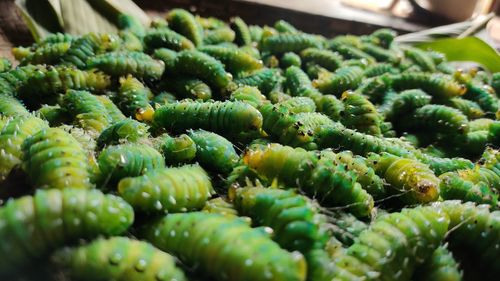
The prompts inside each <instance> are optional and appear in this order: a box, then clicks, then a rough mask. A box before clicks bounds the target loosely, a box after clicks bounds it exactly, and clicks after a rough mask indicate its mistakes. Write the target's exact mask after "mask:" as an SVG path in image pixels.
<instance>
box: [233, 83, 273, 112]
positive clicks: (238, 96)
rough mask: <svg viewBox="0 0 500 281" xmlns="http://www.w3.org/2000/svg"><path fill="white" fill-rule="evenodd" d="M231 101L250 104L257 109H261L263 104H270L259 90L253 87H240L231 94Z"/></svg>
mask: <svg viewBox="0 0 500 281" xmlns="http://www.w3.org/2000/svg"><path fill="white" fill-rule="evenodd" d="M229 99H230V100H231V101H242V102H245V103H248V104H250V105H251V106H253V107H255V108H259V107H260V106H261V105H262V104H264V103H265V102H268V101H267V100H266V97H265V96H264V95H262V93H261V92H260V91H259V89H258V88H257V87H252V86H241V87H238V89H236V90H234V92H232V93H231V96H230V97H229Z"/></svg>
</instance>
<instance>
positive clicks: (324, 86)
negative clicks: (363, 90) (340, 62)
mask: <svg viewBox="0 0 500 281" xmlns="http://www.w3.org/2000/svg"><path fill="white" fill-rule="evenodd" d="M362 79H363V69H361V68H360V67H357V66H347V67H342V68H339V69H337V71H336V72H335V73H334V74H332V73H326V72H323V73H320V75H319V77H318V79H316V80H314V81H313V82H312V83H313V86H314V87H315V88H317V89H318V90H319V91H320V92H322V93H323V94H332V95H336V96H340V95H341V94H342V93H343V92H345V91H347V90H355V89H356V88H357V87H358V86H359V85H360V84H361V80H362Z"/></svg>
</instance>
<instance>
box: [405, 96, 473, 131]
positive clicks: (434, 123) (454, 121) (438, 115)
mask: <svg viewBox="0 0 500 281" xmlns="http://www.w3.org/2000/svg"><path fill="white" fill-rule="evenodd" d="M405 123H406V124H408V125H409V127H413V128H421V129H427V130H431V131H435V132H442V133H443V134H448V135H460V134H465V133H467V132H468V130H469V129H468V125H469V124H468V123H469V120H468V119H467V116H465V115H464V114H463V113H462V112H461V111H459V110H458V109H455V108H452V107H449V106H446V105H438V104H428V105H424V106H423V107H420V108H418V109H417V110H415V113H414V114H413V115H412V116H411V119H410V118H406V119H405Z"/></svg>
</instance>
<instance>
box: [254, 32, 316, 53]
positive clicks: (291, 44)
mask: <svg viewBox="0 0 500 281" xmlns="http://www.w3.org/2000/svg"><path fill="white" fill-rule="evenodd" d="M321 45H322V41H321V40H320V39H319V38H318V37H317V36H314V35H309V34H305V33H295V34H291V33H279V34H275V35H271V36H268V37H266V38H264V39H263V42H262V46H261V47H262V49H263V50H266V51H268V52H270V53H272V54H282V53H286V52H296V53H298V52H301V51H302V50H304V49H307V48H310V47H312V48H321Z"/></svg>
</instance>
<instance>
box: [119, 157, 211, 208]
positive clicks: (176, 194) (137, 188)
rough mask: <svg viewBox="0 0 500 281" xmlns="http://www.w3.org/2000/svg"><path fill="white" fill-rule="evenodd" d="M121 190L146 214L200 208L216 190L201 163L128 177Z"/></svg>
mask: <svg viewBox="0 0 500 281" xmlns="http://www.w3.org/2000/svg"><path fill="white" fill-rule="evenodd" d="M118 192H119V193H120V196H121V197H123V198H124V199H125V200H126V201H127V202H128V203H130V205H132V207H134V209H136V210H137V211H140V212H145V213H161V212H169V213H170V212H173V213H176V212H188V211H193V210H200V209H201V208H203V206H204V205H205V202H206V201H207V200H208V199H209V198H210V197H211V196H212V195H213V194H214V193H215V191H214V190H213V187H212V183H211V182H210V178H209V177H208V175H207V173H206V172H205V170H203V169H202V168H201V167H200V166H198V165H187V166H182V167H178V168H160V169H158V168H157V169H156V170H151V171H148V172H146V173H144V175H142V176H139V177H129V178H124V179H122V180H121V181H120V183H119V184H118Z"/></svg>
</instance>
